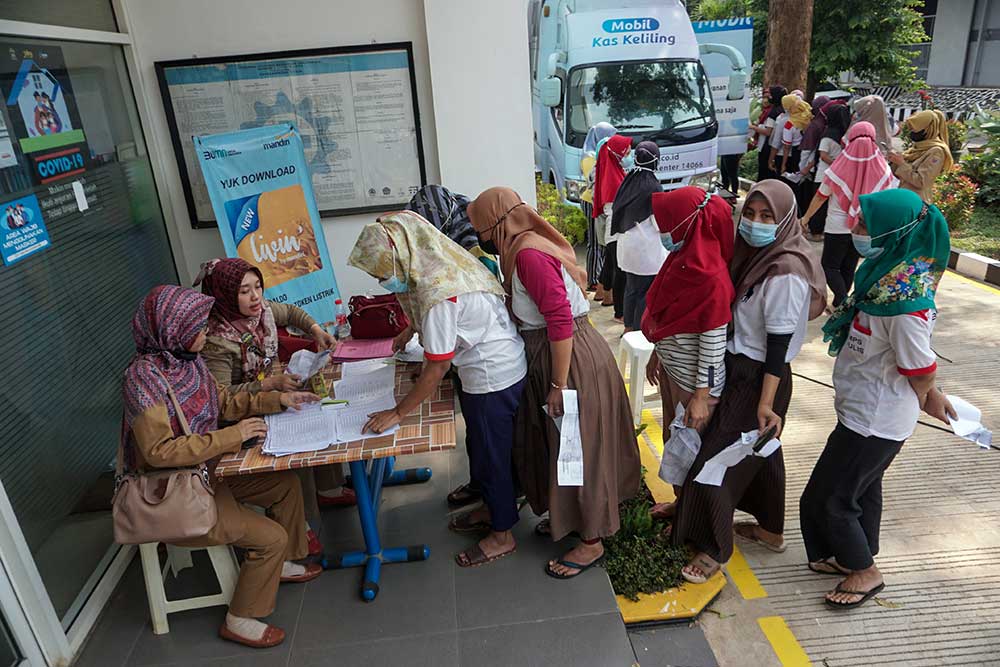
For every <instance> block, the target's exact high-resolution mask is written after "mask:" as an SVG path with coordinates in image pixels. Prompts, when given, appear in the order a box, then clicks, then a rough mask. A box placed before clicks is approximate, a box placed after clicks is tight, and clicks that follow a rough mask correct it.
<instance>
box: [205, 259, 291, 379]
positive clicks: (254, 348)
mask: <svg viewBox="0 0 1000 667" xmlns="http://www.w3.org/2000/svg"><path fill="white" fill-rule="evenodd" d="M251 271H253V272H254V273H256V274H257V277H258V278H259V279H260V286H261V287H262V288H263V287H264V276H263V275H261V272H260V269H258V268H257V267H256V266H254V265H252V264H250V263H249V262H248V261H246V260H245V259H243V258H242V257H228V258H226V259H213V260H211V261H209V262H205V263H204V264H203V265H202V267H201V274H200V275H199V276H198V278H196V279H195V281H194V284H195V285H198V284H199V283H200V284H201V291H202V292H203V293H205V294H207V295H209V296H210V297H212V298H214V299H215V305H214V306H213V307H212V314H211V315H210V316H209V318H208V335H209V336H218V337H219V338H223V339H225V340H228V341H230V342H233V343H237V344H239V346H240V351H241V352H242V356H243V381H244V382H252V381H254V380H260V379H263V378H264V376H266V375H268V374H270V370H271V364H272V362H273V361H274V358H275V357H277V356H278V327H277V325H276V324H275V321H274V313H273V312H272V311H271V303H270V302H269V301H268V300H267V299H264V300H263V301H262V302H261V304H262V306H263V309H262V310H261V313H260V316H259V317H247V316H246V315H244V314H243V313H241V312H240V303H239V299H240V285H242V284H243V278H244V277H245V276H246V274H247V273H249V272H251Z"/></svg>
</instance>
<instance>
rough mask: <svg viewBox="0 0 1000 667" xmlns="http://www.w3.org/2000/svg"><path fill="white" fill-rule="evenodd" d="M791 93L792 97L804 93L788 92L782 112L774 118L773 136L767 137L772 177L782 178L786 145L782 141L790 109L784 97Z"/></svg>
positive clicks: (768, 165)
mask: <svg viewBox="0 0 1000 667" xmlns="http://www.w3.org/2000/svg"><path fill="white" fill-rule="evenodd" d="M789 95H791V96H792V97H795V98H798V99H802V95H800V94H799V92H798V91H796V90H793V91H792V92H791V93H786V94H785V95H784V96H783V97H782V98H781V100H782V106H781V113H780V114H779V115H778V117H777V118H776V119H775V120H774V129H773V130H772V131H771V136H769V137H768V138H767V141H768V145H769V146H770V151H769V153H768V163H767V167H768V169H769V170H770V171H771V174H772V175H771V176H770V178H781V177H782V171H781V161H780V159H779V158H780V157H781V154H782V153H783V152H784V146H783V145H782V141H783V139H784V130H785V126H786V125H788V121H789V115H788V109H786V108H785V107H784V99H785V98H787V97H788V96H789Z"/></svg>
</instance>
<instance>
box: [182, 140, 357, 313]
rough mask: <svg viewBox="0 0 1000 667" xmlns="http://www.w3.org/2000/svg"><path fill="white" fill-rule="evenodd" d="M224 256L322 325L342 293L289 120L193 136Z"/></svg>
mask: <svg viewBox="0 0 1000 667" xmlns="http://www.w3.org/2000/svg"><path fill="white" fill-rule="evenodd" d="M194 143H195V148H196V149H197V152H198V162H199V163H200V165H201V171H202V174H203V175H204V177H205V183H206V185H207V186H208V194H209V197H210V198H211V200H212V210H213V211H214V212H215V219H216V221H217V222H218V226H219V232H220V233H221V234H222V242H223V244H224V245H225V247H226V254H227V255H229V256H230V257H242V258H243V259H245V260H246V261H248V262H250V263H251V264H253V265H254V266H256V267H257V268H259V269H260V272H261V274H263V276H264V288H265V291H264V296H265V297H266V298H268V299H270V300H271V301H274V302H277V303H291V304H294V305H296V306H299V307H300V308H304V309H305V310H306V312H308V313H309V314H310V315H311V316H312V317H313V319H315V320H316V321H317V322H319V323H320V324H323V325H325V324H326V323H332V322H333V321H334V320H335V319H336V316H335V309H334V301H335V300H336V299H338V298H340V291H339V290H338V289H337V279H336V278H335V277H334V275H333V265H332V264H331V263H330V252H329V250H328V249H327V247H326V239H325V238H324V237H323V227H322V225H321V224H320V218H319V211H318V210H317V208H316V199H315V197H314V196H313V189H312V180H311V179H310V177H309V169H308V167H307V166H306V159H305V153H304V152H303V150H302V138H301V136H300V135H299V133H298V130H296V129H295V126H293V125H292V124H291V123H282V124H280V125H269V126H265V127H257V128H252V129H249V130H240V131H239V132H229V133H226V134H214V135H210V136H204V137H195V139H194Z"/></svg>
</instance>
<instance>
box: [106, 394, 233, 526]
mask: <svg viewBox="0 0 1000 667" xmlns="http://www.w3.org/2000/svg"><path fill="white" fill-rule="evenodd" d="M167 392H168V393H169V395H170V401H171V402H172V403H173V404H174V410H176V411H177V418H178V420H179V421H180V423H181V428H183V429H184V434H185V435H191V428H190V426H188V421H187V418H186V417H185V416H184V411H183V410H181V406H180V403H179V402H178V400H177V396H176V395H175V394H174V390H173V389H171V388H170V383H169V382H168V383H167ZM122 455H123V452H122V447H121V445H119V447H118V461H117V463H116V465H115V495H114V498H113V499H112V501H111V518H112V521H113V524H114V534H115V542H117V543H118V544H145V543H147V542H166V543H171V542H182V541H184V540H190V539H193V538H196V537H203V536H204V535H206V534H208V532H209V531H210V530H212V528H214V527H215V524H216V522H217V521H218V520H219V517H218V510H217V509H216V506H215V491H214V489H212V484H211V479H210V478H209V473H208V467H207V466H206V465H205V464H204V463H201V464H199V465H197V466H193V467H190V468H164V469H159V470H154V471H150V472H146V473H141V474H140V473H127V474H123V473H124V461H123V460H122Z"/></svg>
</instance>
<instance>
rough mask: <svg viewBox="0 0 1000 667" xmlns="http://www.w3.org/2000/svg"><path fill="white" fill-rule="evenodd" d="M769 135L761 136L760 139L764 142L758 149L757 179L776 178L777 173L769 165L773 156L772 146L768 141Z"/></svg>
mask: <svg viewBox="0 0 1000 667" xmlns="http://www.w3.org/2000/svg"><path fill="white" fill-rule="evenodd" d="M767 139H768V137H761V138H760V140H761V142H762V143H763V144H764V145H763V146H761V147H760V148H759V149H757V180H758V181H763V180H765V179H768V178H774V177H775V173H774V172H773V171H771V168H770V167H769V166H768V161H769V159H770V157H771V146H770V144H768V143H767Z"/></svg>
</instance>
